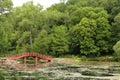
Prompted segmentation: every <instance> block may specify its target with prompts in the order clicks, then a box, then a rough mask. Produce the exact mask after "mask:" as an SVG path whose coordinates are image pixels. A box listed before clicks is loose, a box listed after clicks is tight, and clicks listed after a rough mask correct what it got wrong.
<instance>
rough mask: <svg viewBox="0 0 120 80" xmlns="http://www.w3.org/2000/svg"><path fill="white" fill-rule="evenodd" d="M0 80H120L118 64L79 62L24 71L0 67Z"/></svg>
mask: <svg viewBox="0 0 120 80" xmlns="http://www.w3.org/2000/svg"><path fill="white" fill-rule="evenodd" d="M0 80H120V64H119V63H105V62H80V64H77V65H72V64H51V65H50V66H45V67H42V68H35V69H33V70H25V69H19V68H12V67H10V66H0Z"/></svg>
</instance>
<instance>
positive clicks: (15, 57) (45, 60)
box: [6, 52, 52, 69]
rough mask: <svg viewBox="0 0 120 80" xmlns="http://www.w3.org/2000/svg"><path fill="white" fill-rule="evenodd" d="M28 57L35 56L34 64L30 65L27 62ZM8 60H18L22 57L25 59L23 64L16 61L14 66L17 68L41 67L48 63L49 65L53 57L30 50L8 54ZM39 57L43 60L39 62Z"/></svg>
mask: <svg viewBox="0 0 120 80" xmlns="http://www.w3.org/2000/svg"><path fill="white" fill-rule="evenodd" d="M28 57H33V58H34V63H33V64H34V65H32V66H30V65H28V64H27V58H28ZM6 59H7V61H16V62H17V61H18V60H20V59H22V60H23V64H18V63H15V64H14V66H15V67H16V68H23V69H35V68H40V67H44V66H46V65H49V64H50V63H51V60H52V57H51V56H45V55H42V54H39V53H34V52H30V53H22V54H17V55H12V56H7V57H6ZM38 59H41V60H42V62H41V63H39V62H38Z"/></svg>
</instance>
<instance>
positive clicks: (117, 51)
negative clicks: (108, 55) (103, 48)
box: [113, 41, 120, 60]
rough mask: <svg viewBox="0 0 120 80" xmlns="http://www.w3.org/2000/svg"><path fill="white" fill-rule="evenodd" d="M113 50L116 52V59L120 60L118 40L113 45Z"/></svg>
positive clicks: (119, 43) (119, 42)
mask: <svg viewBox="0 0 120 80" xmlns="http://www.w3.org/2000/svg"><path fill="white" fill-rule="evenodd" d="M113 50H114V51H115V53H116V57H117V59H118V60H120V41H118V42H117V43H116V44H115V45H114V46H113Z"/></svg>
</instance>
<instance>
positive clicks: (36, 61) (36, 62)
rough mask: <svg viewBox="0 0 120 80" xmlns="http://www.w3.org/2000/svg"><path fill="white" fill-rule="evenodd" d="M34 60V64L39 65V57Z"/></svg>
mask: <svg viewBox="0 0 120 80" xmlns="http://www.w3.org/2000/svg"><path fill="white" fill-rule="evenodd" d="M34 60H35V62H34V64H35V65H37V64H38V57H37V56H36V57H35V58H34Z"/></svg>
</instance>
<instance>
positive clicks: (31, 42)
mask: <svg viewBox="0 0 120 80" xmlns="http://www.w3.org/2000/svg"><path fill="white" fill-rule="evenodd" d="M30 46H31V49H33V41H32V30H31V29H30Z"/></svg>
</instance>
